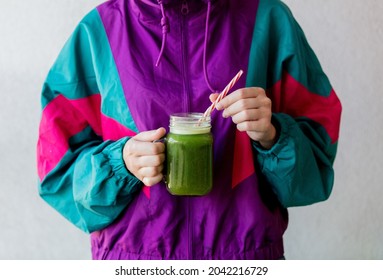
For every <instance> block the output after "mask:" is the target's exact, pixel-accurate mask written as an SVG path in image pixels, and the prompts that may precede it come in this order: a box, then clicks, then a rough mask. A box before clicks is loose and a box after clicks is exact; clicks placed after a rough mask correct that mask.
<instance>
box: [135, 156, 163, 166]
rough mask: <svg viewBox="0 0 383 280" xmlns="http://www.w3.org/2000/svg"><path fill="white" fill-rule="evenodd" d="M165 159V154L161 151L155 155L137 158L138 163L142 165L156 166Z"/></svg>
mask: <svg viewBox="0 0 383 280" xmlns="http://www.w3.org/2000/svg"><path fill="white" fill-rule="evenodd" d="M164 161H165V154H163V153H161V154H158V155H155V156H152V155H150V156H141V157H139V158H138V159H137V165H138V166H140V167H156V166H160V165H162V164H163V163H164Z"/></svg>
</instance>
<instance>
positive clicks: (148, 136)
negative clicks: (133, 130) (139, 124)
mask: <svg viewBox="0 0 383 280" xmlns="http://www.w3.org/2000/svg"><path fill="white" fill-rule="evenodd" d="M165 134H166V130H165V128H163V127H161V128H159V129H157V130H149V131H144V132H141V133H139V134H137V135H136V136H134V137H132V138H130V139H129V140H128V141H127V142H126V143H125V146H124V148H123V151H122V153H123V159H124V162H125V166H126V168H127V169H128V170H129V171H130V172H131V173H132V174H133V175H134V176H136V177H137V178H138V179H139V180H141V181H142V182H143V183H144V184H145V186H148V187H150V186H153V185H155V184H157V183H159V182H161V180H162V178H163V174H162V170H163V169H164V166H163V164H164V161H165V144H164V143H162V142H154V141H156V140H159V139H161V138H162V137H164V136H165Z"/></svg>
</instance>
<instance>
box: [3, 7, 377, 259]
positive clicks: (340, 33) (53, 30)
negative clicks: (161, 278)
mask: <svg viewBox="0 0 383 280" xmlns="http://www.w3.org/2000/svg"><path fill="white" fill-rule="evenodd" d="M100 2H102V0H101V1H100V0H98V1H96V0H34V1H7V0H0V96H1V102H0V131H1V137H0V193H1V194H0V209H1V210H0V211H1V212H0V214H1V216H0V217H1V218H0V225H1V230H0V259H89V258H90V246H89V239H88V236H87V235H86V234H84V233H82V232H81V231H80V230H78V229H76V228H75V227H74V226H72V225H71V224H69V222H67V221H66V220H64V218H62V217H61V216H60V215H59V214H57V213H56V212H55V211H54V210H52V209H51V208H50V207H49V206H48V205H46V204H45V203H44V202H43V201H42V200H41V199H40V198H39V197H38V194H37V187H36V186H37V176H36V164H35V147H36V140H37V129H38V121H39V116H40V90H41V86H42V83H43V80H44V78H45V76H46V74H47V71H48V69H49V68H50V66H51V64H52V62H53V60H54V59H55V57H56V56H57V53H58V51H59V50H60V49H61V47H62V45H63V44H64V42H65V40H66V39H67V38H68V36H69V35H70V34H71V32H72V31H73V28H74V27H75V25H76V24H77V23H78V21H79V20H80V19H81V18H82V17H83V15H85V13H87V12H88V11H90V9H91V8H93V7H94V6H95V5H96V4H98V3H100ZM285 2H286V3H287V4H288V5H289V6H290V7H291V9H292V11H293V13H294V14H295V16H296V18H297V19H298V21H299V22H300V23H301V26H302V27H303V29H304V30H305V31H306V35H307V37H308V40H309V41H310V42H311V45H312V47H313V48H314V50H315V51H316V53H317V54H318V57H319V59H320V60H321V62H322V66H323V68H324V69H325V71H326V72H327V73H328V75H329V77H330V79H331V81H332V83H333V86H334V88H335V89H336V91H337V93H338V95H339V97H340V98H341V101H342V103H343V108H344V111H343V119H342V130H341V136H340V141H339V153H338V157H337V159H336V164H335V168H336V183H335V186H334V191H333V194H332V196H331V198H330V199H329V200H328V201H326V202H323V203H320V204H317V205H312V206H308V207H300V208H293V209H290V226H289V229H288V230H287V232H286V236H285V243H286V257H287V258H288V259H383V241H382V236H383V204H382V203H381V200H382V198H383V188H382V182H383V172H382V171H381V168H380V162H379V160H380V159H381V158H383V145H382V144H381V141H382V139H383V132H382V130H381V129H380V124H382V123H383V122H382V121H383V115H382V114H380V109H381V107H382V105H383V104H382V101H383V100H382V99H383V97H382V96H383V95H382V94H381V89H382V88H383V76H382V74H383V69H382V68H383V64H382V62H383V52H382V48H381V44H382V42H383V29H382V26H383V19H382V17H381V13H382V12H383V2H382V1H379V0H365V1H356V0H321V1H318V0H295V1H294V0H286V1H285Z"/></svg>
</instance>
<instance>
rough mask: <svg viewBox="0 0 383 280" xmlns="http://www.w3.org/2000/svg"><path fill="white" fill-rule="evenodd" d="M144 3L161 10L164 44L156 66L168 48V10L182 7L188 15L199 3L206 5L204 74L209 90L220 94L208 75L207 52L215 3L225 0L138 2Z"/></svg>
mask: <svg viewBox="0 0 383 280" xmlns="http://www.w3.org/2000/svg"><path fill="white" fill-rule="evenodd" d="M138 1H140V2H142V3H145V4H147V5H150V6H152V7H156V8H158V9H160V10H161V18H160V19H158V23H159V25H160V26H161V28H162V34H163V36H162V43H161V48H160V50H159V54H158V58H157V62H156V66H158V65H159V64H160V62H161V58H162V55H163V52H164V50H165V48H166V38H167V34H168V33H169V32H170V30H171V22H169V19H168V17H167V13H166V9H167V8H170V7H172V6H174V5H182V10H180V12H182V13H183V12H184V11H185V13H188V12H189V6H190V5H193V4H196V3H198V2H202V3H205V4H206V23H205V40H204V45H203V48H204V55H203V73H204V77H205V81H206V84H207V86H208V88H209V89H210V91H211V92H218V90H216V89H214V88H213V86H212V85H211V83H210V81H209V78H208V74H207V66H206V65H207V59H208V58H207V57H206V50H207V48H208V41H209V35H210V30H209V19H210V15H211V9H212V5H213V3H214V2H217V1H222V2H223V0H138Z"/></svg>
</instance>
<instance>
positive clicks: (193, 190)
mask: <svg viewBox="0 0 383 280" xmlns="http://www.w3.org/2000/svg"><path fill="white" fill-rule="evenodd" d="M169 128H170V129H169V133H168V134H167V136H166V140H165V144H166V177H165V180H166V186H167V189H168V191H169V192H170V193H171V194H173V195H190V196H201V195H205V194H207V193H209V192H210V191H211V189H212V185H213V166H212V165H213V136H212V134H211V124H210V117H204V116H203V114H202V113H179V114H174V115H171V116H170V124H169Z"/></svg>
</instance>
